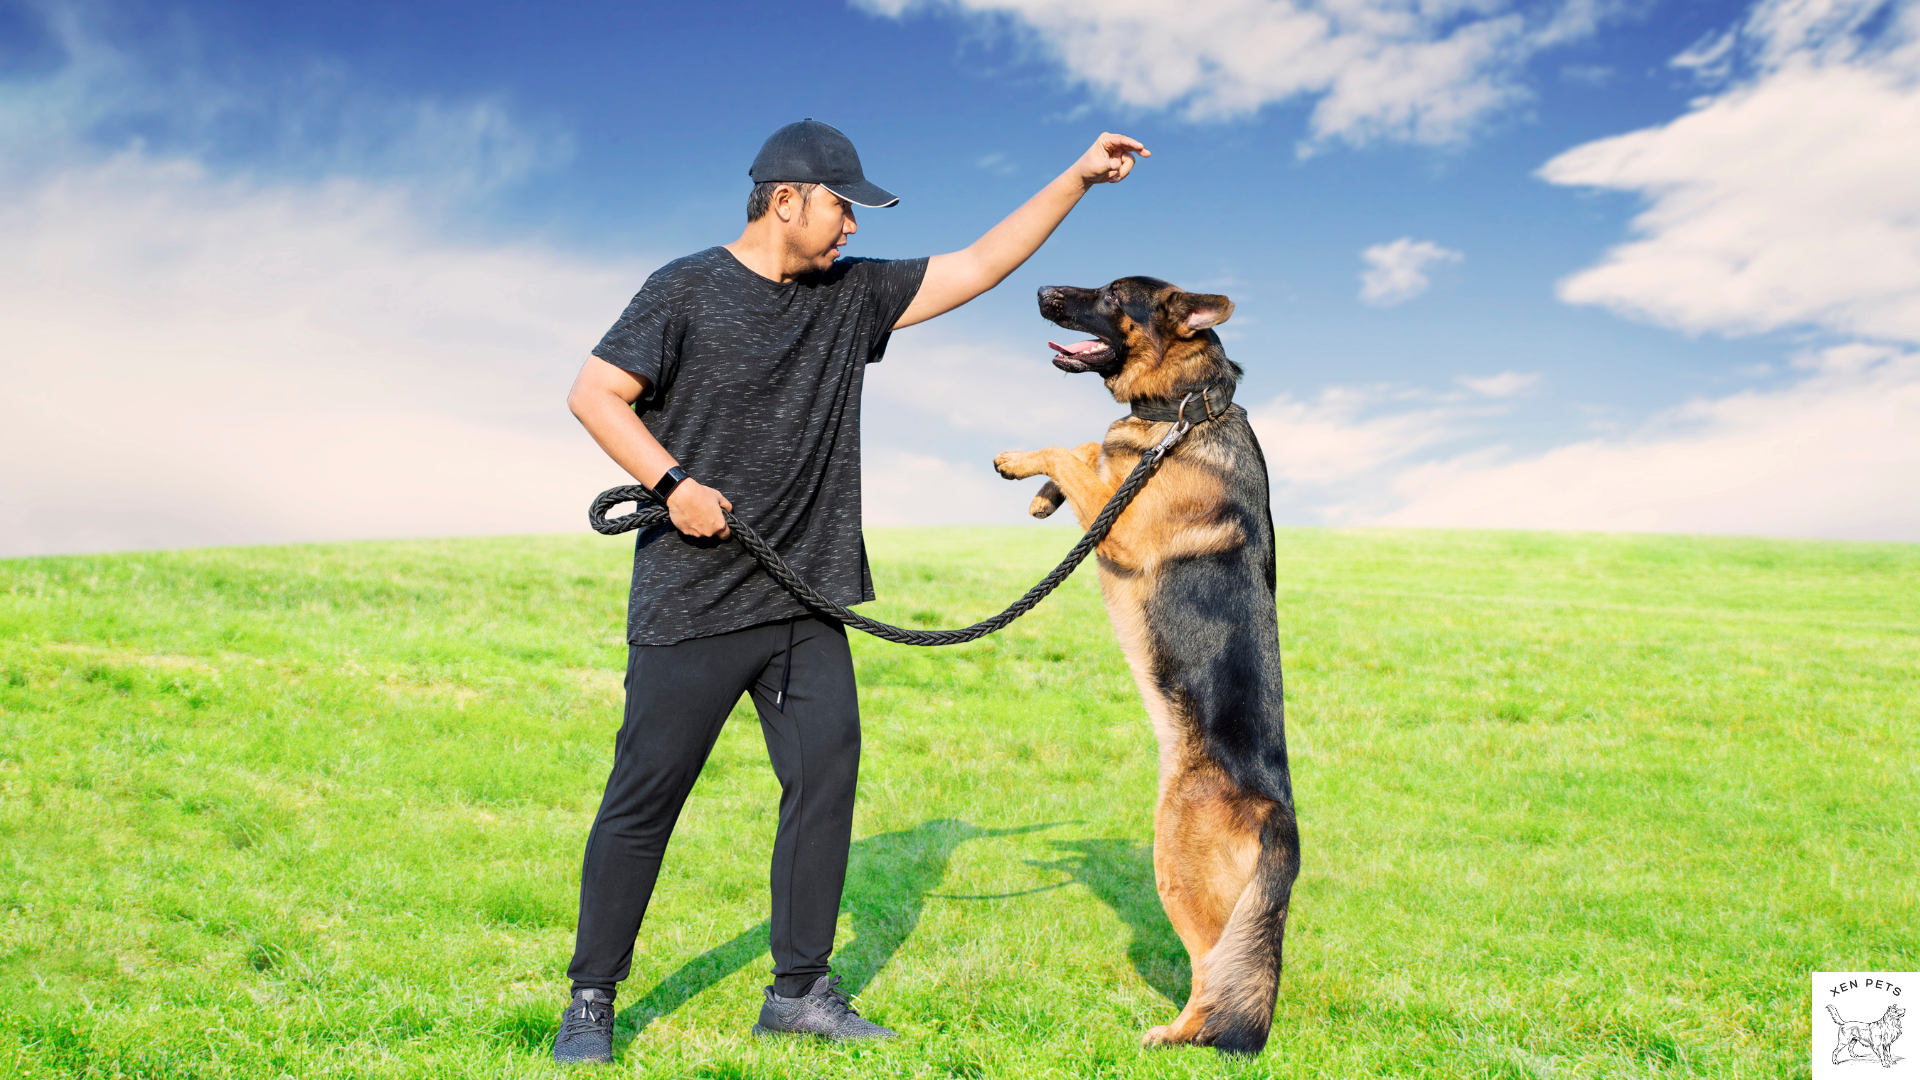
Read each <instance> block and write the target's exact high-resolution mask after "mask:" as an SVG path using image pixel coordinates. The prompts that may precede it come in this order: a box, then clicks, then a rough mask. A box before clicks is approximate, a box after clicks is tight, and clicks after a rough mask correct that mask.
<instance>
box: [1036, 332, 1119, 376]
mask: <svg viewBox="0 0 1920 1080" xmlns="http://www.w3.org/2000/svg"><path fill="white" fill-rule="evenodd" d="M1047 344H1048V345H1049V346H1051V347H1052V349H1053V351H1054V353H1055V354H1056V355H1055V356H1054V358H1053V366H1054V367H1057V368H1059V369H1060V370H1061V371H1071V372H1073V373H1075V374H1078V373H1080V372H1082V371H1092V370H1093V369H1094V368H1097V367H1100V366H1101V365H1103V364H1105V363H1107V362H1108V361H1109V360H1112V359H1113V346H1112V345H1109V344H1107V343H1106V342H1104V341H1102V340H1100V339H1099V338H1094V339H1093V340H1091V341H1076V342H1074V343H1073V344H1071V345H1061V344H1059V343H1057V342H1052V341H1049V342H1047Z"/></svg>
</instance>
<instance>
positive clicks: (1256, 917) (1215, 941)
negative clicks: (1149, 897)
mask: <svg viewBox="0 0 1920 1080" xmlns="http://www.w3.org/2000/svg"><path fill="white" fill-rule="evenodd" d="M1230 801H1231V803H1233V804H1236V805H1233V806H1231V808H1230V809H1231V811H1232V817H1233V818H1234V819H1236V820H1234V821H1233V822H1232V823H1231V825H1230V826H1229V827H1228V828H1226V829H1220V830H1219V831H1217V832H1213V835H1212V836H1210V837H1208V840H1209V841H1210V845H1211V846H1212V847H1213V849H1214V852H1215V853H1217V854H1216V857H1215V858H1211V859H1209V858H1199V859H1195V858H1193V857H1192V855H1191V854H1188V856H1187V858H1185V859H1183V860H1181V861H1182V862H1183V863H1184V865H1183V866H1182V867H1179V868H1170V869H1174V875H1173V876H1176V877H1179V876H1182V875H1184V878H1185V880H1183V881H1178V882H1177V883H1176V887H1175V888H1172V889H1169V888H1166V887H1165V886H1164V885H1163V887H1162V892H1161V897H1162V900H1163V901H1164V902H1165V903H1166V905H1167V912H1168V915H1169V917H1172V916H1173V913H1174V911H1175V908H1176V906H1181V907H1183V908H1184V909H1185V910H1186V911H1187V912H1188V913H1190V914H1193V913H1198V914H1201V915H1202V918H1201V919H1200V920H1195V921H1198V922H1201V923H1202V924H1203V928H1204V930H1205V931H1207V932H1210V937H1211V940H1205V941H1188V942H1187V945H1188V951H1189V953H1191V954H1192V956H1193V994H1192V996H1191V997H1189V998H1188V999H1187V1004H1186V1007H1185V1008H1184V1009H1182V1010H1181V1011H1180V1015H1179V1016H1178V1017H1176V1018H1174V1021H1173V1023H1171V1024H1168V1025H1166V1026H1164V1027H1158V1028H1154V1029H1153V1030H1151V1031H1149V1032H1148V1033H1147V1037H1146V1040H1145V1041H1146V1042H1147V1043H1148V1044H1149V1045H1152V1044H1156V1043H1196V1044H1199V1045H1202V1046H1212V1047H1214V1048H1216V1049H1218V1050H1219V1051H1221V1052H1222V1053H1230V1054H1258V1053H1259V1052H1260V1051H1261V1050H1262V1049H1263V1048H1265V1046H1266V1044H1267V1035H1268V1033H1269V1031H1270V1030H1271V1028H1272V1026H1273V1003H1274V999H1275V997H1276V995H1277V994H1278V993H1279V987H1280V963H1281V949H1282V945H1283V943H1284V940H1285V936H1286V922H1287V905H1288V902H1289V900H1290V899H1291V896H1292V892H1293V881H1294V877H1295V876H1296V874H1297V873H1298V872H1299V864H1300V837H1299V831H1298V829H1297V828H1296V826H1295V824H1294V820H1293V814H1292V813H1291V811H1290V810H1289V809H1288V808H1286V807H1284V806H1281V805H1279V804H1277V803H1272V802H1268V801H1267V800H1264V799H1259V800H1254V799H1246V798H1244V797H1241V798H1234V799H1232V800H1230ZM1219 809H1227V808H1226V807H1221V808H1219ZM1216 812H1217V811H1216ZM1205 816H1209V817H1212V816H1215V815H1214V814H1207V815H1205ZM1222 824H1227V823H1225V822H1221V821H1219V820H1217V819H1216V820H1215V821H1214V822H1213V823H1212V825H1213V828H1214V829H1219V826H1220V825H1222ZM1208 831H1210V832H1212V831H1213V830H1212V829H1209V830H1208ZM1188 835H1189V837H1190V838H1192V839H1197V837H1193V836H1192V834H1188ZM1158 854H1159V853H1158V841H1157V840H1156V851H1155V856H1156V857H1155V864H1156V870H1157V869H1158V864H1159V862H1160V860H1159V858H1158ZM1219 856H1225V857H1224V858H1221V857H1219ZM1156 876H1158V875H1156ZM1194 878H1200V879H1203V880H1202V881H1200V882H1199V883H1198V885H1199V887H1198V888H1194V887H1193V885H1194V884H1195V882H1194V881H1193V879H1194ZM1182 899H1188V900H1189V901H1190V902H1189V903H1186V904H1177V903H1176V901H1178V900H1182ZM1223 900H1224V903H1222V901H1223ZM1191 901H1198V902H1197V903H1194V902H1191ZM1223 908H1224V910H1222V909H1223ZM1180 921H1181V920H1179V919H1177V918H1176V919H1175V929H1176V930H1181V926H1180ZM1181 936H1182V938H1183V940H1184V939H1186V937H1187V934H1186V933H1185V932H1184V931H1183V932H1182V934H1181ZM1196 945H1204V948H1202V949H1196V948H1195V946H1196Z"/></svg>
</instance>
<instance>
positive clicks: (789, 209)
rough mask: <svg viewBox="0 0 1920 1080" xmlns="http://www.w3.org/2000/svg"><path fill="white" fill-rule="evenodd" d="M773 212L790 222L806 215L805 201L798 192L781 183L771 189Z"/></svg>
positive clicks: (782, 219)
mask: <svg viewBox="0 0 1920 1080" xmlns="http://www.w3.org/2000/svg"><path fill="white" fill-rule="evenodd" d="M771 201H772V204H773V212H774V214H775V216H777V217H779V219H780V220H781V221H785V222H788V223H792V222H794V221H796V220H800V219H804V218H805V217H806V216H807V202H806V199H805V198H804V197H803V196H801V194H800V192H799V191H797V190H795V189H794V188H791V187H788V186H787V185H785V184H781V185H780V186H779V187H777V188H774V189H773V199H772V200H771Z"/></svg>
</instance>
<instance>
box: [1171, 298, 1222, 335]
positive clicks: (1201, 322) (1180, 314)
mask: <svg viewBox="0 0 1920 1080" xmlns="http://www.w3.org/2000/svg"><path fill="white" fill-rule="evenodd" d="M1167 309H1168V310H1169V311H1170V312H1172V314H1173V317H1174V318H1175V319H1176V320H1177V321H1178V326H1177V329H1178V330H1179V332H1180V335H1181V336H1182V337H1191V336H1192V335H1194V334H1197V333H1199V332H1200V331H1202V330H1205V329H1207V328H1208V327H1211V326H1219V325H1220V324H1221V323H1223V322H1226V321H1227V320H1228V319H1229V318H1231V317H1232V316H1233V301H1231V300H1229V299H1227V298H1226V297H1224V296H1217V295H1215V294H1213V293H1193V292H1176V293H1174V294H1173V295H1172V296H1169V297H1168V298H1167Z"/></svg>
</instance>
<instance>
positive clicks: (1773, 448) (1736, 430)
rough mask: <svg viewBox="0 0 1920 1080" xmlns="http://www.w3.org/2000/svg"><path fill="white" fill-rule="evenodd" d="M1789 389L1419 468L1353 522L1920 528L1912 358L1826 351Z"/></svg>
mask: <svg viewBox="0 0 1920 1080" xmlns="http://www.w3.org/2000/svg"><path fill="white" fill-rule="evenodd" d="M1802 366H1804V367H1809V368H1811V369H1812V373H1811V374H1810V375H1809V376H1808V377H1806V378H1805V379H1803V380H1802V381H1800V382H1798V383H1796V384H1793V385H1791V386H1787V387H1783V388H1780V389H1776V390H1770V391H1748V392H1744V393H1738V394H1733V395H1730V396H1727V397H1722V398H1717V399H1703V400H1699V401H1695V402H1690V403H1688V404H1686V405H1684V406H1681V407H1679V408H1676V409H1672V410H1669V411H1667V412H1665V413H1662V414H1660V415H1659V416H1656V417H1654V418H1653V419H1651V420H1650V421H1648V422H1647V423H1646V424H1644V425H1642V426H1641V427H1639V428H1638V429H1637V430H1635V431H1633V432H1631V433H1628V434H1626V435H1624V436H1619V437H1614V438H1607V439H1589V440H1585V441H1581V442H1575V443H1571V444H1569V445H1566V446H1561V447H1558V448H1556V449H1554V450H1550V451H1548V452H1546V453H1543V454H1536V455H1530V456H1525V457H1516V456H1510V455H1507V454H1504V453H1502V452H1500V451H1499V450H1498V449H1493V450H1486V451H1481V452H1479V453H1475V454H1468V455H1463V456H1459V457H1455V458H1452V459H1448V460H1443V461H1438V462H1432V463H1426V464H1420V465H1417V466H1415V467H1413V468H1410V469H1408V470H1406V471H1405V472H1404V473H1402V474H1401V475H1400V476H1399V477H1398V478H1397V479H1396V480H1395V481H1394V484H1393V494H1394V496H1395V498H1396V499H1397V500H1399V501H1401V503H1402V505H1400V506H1399V507H1398V508H1396V509H1394V510H1391V511H1388V512H1385V513H1375V514H1371V515H1365V516H1364V517H1361V518H1357V520H1365V521H1367V522H1369V523H1374V524H1386V525H1420V526H1439V527H1469V528H1530V529H1588V530H1607V531H1622V530H1626V531H1648V532H1696V533H1746V534H1761V535H1776V536H1778V535H1787V536H1834V537H1851V538H1885V539H1898V540H1913V539H1920V499H1915V498H1914V492H1915V491H1916V490H1920V354H1914V353H1909V352H1902V351H1899V350H1896V349H1892V348H1887V347H1876V346H1867V345H1847V346H1836V347H1833V348H1831V349H1828V350H1825V351H1823V352H1821V353H1819V354H1816V355H1815V356H1812V357H1808V358H1804V359H1803V360H1802Z"/></svg>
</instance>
